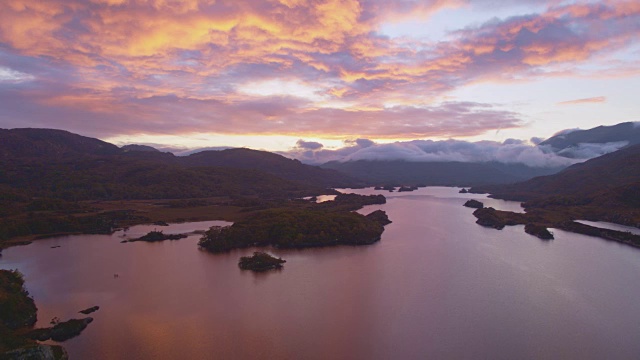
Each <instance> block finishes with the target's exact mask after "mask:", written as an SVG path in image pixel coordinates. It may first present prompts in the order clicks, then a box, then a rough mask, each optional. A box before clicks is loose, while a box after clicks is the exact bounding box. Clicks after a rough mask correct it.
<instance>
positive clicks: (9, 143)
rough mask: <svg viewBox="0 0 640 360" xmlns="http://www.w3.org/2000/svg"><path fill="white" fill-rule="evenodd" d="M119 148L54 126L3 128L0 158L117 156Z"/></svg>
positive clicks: (1, 131)
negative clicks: (48, 127) (52, 127)
mask: <svg viewBox="0 0 640 360" xmlns="http://www.w3.org/2000/svg"><path fill="white" fill-rule="evenodd" d="M120 152H121V150H120V148H118V147H117V146H115V145H113V144H110V143H108V142H104V141H102V140H98V139H94V138H90V137H86V136H81V135H77V134H73V133H70V132H68V131H64V130H54V129H11V130H6V129H0V159H12V158H49V159H54V160H55V159H60V158H66V157H77V156H84V155H114V154H119V153H120Z"/></svg>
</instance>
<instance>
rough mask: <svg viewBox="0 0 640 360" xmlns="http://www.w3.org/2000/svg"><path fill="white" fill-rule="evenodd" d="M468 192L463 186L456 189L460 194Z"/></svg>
mask: <svg viewBox="0 0 640 360" xmlns="http://www.w3.org/2000/svg"><path fill="white" fill-rule="evenodd" d="M468 192H469V190H467V189H465V188H462V189H461V190H460V191H458V193H460V194H466V193H468Z"/></svg>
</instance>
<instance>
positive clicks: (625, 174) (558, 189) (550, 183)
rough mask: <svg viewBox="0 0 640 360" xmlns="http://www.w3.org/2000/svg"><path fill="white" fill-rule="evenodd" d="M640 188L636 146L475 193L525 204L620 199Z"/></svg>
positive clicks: (638, 148) (639, 149)
mask: <svg viewBox="0 0 640 360" xmlns="http://www.w3.org/2000/svg"><path fill="white" fill-rule="evenodd" d="M639 185H640V145H634V146H629V147H626V148H624V149H621V150H618V151H615V152H612V153H609V154H606V155H603V156H600V157H597V158H594V159H591V160H588V161H586V162H584V163H580V164H575V165H572V166H570V167H568V168H566V169H565V170H563V171H561V172H559V173H557V174H555V175H549V176H541V177H536V178H533V179H530V180H527V181H524V182H520V183H516V184H510V185H492V186H481V187H477V188H474V189H473V190H474V191H478V192H489V193H491V194H493V196H494V197H497V198H504V199H512V200H521V201H526V200H532V199H540V198H546V197H550V196H555V195H564V196H571V197H574V198H582V199H595V198H596V197H600V198H602V197H607V196H610V197H616V198H619V196H620V194H621V193H620V192H622V191H624V189H627V190H626V191H631V189H634V188H636V187H638V186H639ZM620 200H621V201H626V200H628V201H632V202H634V201H636V200H637V199H635V197H632V198H629V199H626V200H625V199H620Z"/></svg>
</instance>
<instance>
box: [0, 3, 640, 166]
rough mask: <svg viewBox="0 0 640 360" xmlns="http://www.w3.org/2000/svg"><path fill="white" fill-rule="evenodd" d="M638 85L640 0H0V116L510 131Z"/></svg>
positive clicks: (170, 131) (282, 129) (229, 127)
mask: <svg viewBox="0 0 640 360" xmlns="http://www.w3.org/2000/svg"><path fill="white" fill-rule="evenodd" d="M638 89H640V2H638V1H597V2H595V1H560V0H548V1H544V0H520V1H513V0H503V1H494V0H453V1H442V0H426V1H412V0H396V1H389V0H265V1H253V0H2V1H1V2H0V128H19V127H37V128H56V129H63V130H68V131H71V132H74V133H78V134H81V135H85V136H91V137H97V138H100V139H102V140H105V141H109V142H112V143H115V144H118V145H123V144H128V143H139V144H152V145H156V146H159V147H165V148H171V149H182V150H187V149H193V148H203V147H211V148H216V147H225V146H231V147H241V146H243V147H250V148H257V149H265V150H271V151H289V150H292V149H293V150H294V153H295V151H296V149H297V150H319V149H337V148H341V147H344V148H353V147H354V146H356V145H357V143H356V140H357V139H361V140H362V142H363V144H364V143H367V142H366V141H371V142H375V143H378V144H390V145H389V146H393V144H394V143H397V142H399V143H401V144H429V141H439V142H438V143H439V144H441V145H443V144H444V145H446V144H455V143H456V141H462V142H470V143H480V144H484V143H486V142H494V143H499V144H507V145H513V144H514V143H513V140H512V139H519V140H522V141H524V142H525V143H528V141H529V139H531V138H532V137H537V138H547V137H550V136H551V135H553V134H554V133H556V132H558V131H560V130H563V129H573V128H582V129H588V128H592V127H595V126H598V125H612V124H617V123H621V122H626V121H638V120H640V102H638V100H637V96H638V95H637V94H638ZM364 139H366V141H365V140H364ZM450 139H455V141H454V140H450ZM416 141H417V142H416ZM452 141H453V142H452ZM315 144H319V145H320V146H318V145H315ZM354 144H356V145H354ZM367 144H368V143H367ZM528 144H530V143H528ZM307 146H311V147H312V148H313V147H315V148H314V149H307ZM358 146H359V145H358ZM421 146H422V145H421ZM300 153H301V152H300ZM301 156H302V155H301Z"/></svg>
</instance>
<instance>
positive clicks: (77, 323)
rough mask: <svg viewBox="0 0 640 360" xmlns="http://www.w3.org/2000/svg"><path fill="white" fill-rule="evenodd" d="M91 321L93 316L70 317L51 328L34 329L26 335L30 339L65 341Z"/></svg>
mask: <svg viewBox="0 0 640 360" xmlns="http://www.w3.org/2000/svg"><path fill="white" fill-rule="evenodd" d="M92 321H93V318H91V317H86V318H84V319H71V320H68V321H65V322H61V323H57V324H56V325H54V326H53V327H51V328H41V329H34V330H32V331H30V332H29V333H28V334H27V336H29V337H30V338H31V339H34V340H39V341H45V340H49V339H51V340H53V341H66V340H69V339H71V338H73V337H76V336H78V335H80V333H81V332H82V330H84V329H85V328H86V327H87V325H89V324H90V323H91V322H92Z"/></svg>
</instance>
